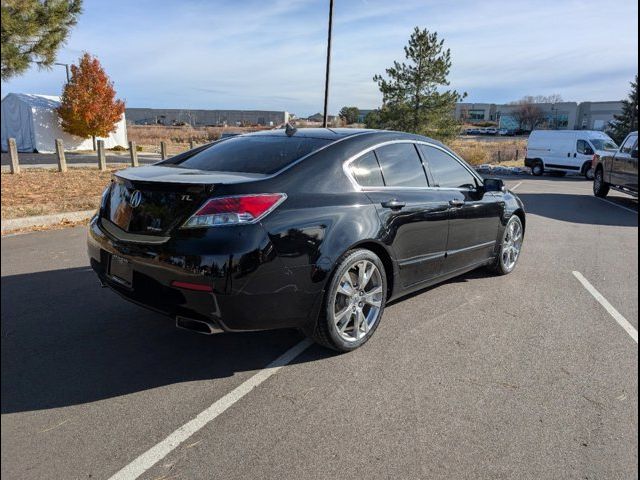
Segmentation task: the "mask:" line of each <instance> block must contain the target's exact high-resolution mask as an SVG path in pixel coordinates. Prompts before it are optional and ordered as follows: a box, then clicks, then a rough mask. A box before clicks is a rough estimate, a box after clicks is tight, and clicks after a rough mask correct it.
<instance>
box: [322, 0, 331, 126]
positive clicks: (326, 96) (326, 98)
mask: <svg viewBox="0 0 640 480" xmlns="http://www.w3.org/2000/svg"><path fill="white" fill-rule="evenodd" d="M332 27H333V0H329V33H328V36H327V69H326V73H325V79H324V116H323V119H322V126H323V127H324V128H327V121H328V119H329V114H328V112H327V108H328V104H329V67H330V66H331V29H332Z"/></svg>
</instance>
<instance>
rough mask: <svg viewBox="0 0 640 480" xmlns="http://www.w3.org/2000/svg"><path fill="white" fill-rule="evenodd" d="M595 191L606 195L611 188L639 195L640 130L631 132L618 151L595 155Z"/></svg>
mask: <svg viewBox="0 0 640 480" xmlns="http://www.w3.org/2000/svg"><path fill="white" fill-rule="evenodd" d="M593 171H594V178H593V193H594V195H595V196H596V197H602V198H604V197H606V196H607V194H608V193H609V190H610V189H612V188H613V189H615V190H618V191H620V192H624V193H628V194H629V195H632V196H634V197H636V198H637V197H638V132H631V133H630V134H629V135H627V138H625V140H624V142H622V145H621V146H620V148H619V149H618V151H616V152H612V153H611V154H608V155H602V156H600V155H594V157H593Z"/></svg>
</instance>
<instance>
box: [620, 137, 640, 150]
mask: <svg viewBox="0 0 640 480" xmlns="http://www.w3.org/2000/svg"><path fill="white" fill-rule="evenodd" d="M637 141H638V136H637V135H629V136H628V137H627V139H626V140H625V141H624V143H623V144H622V147H620V151H621V152H622V153H631V150H633V146H634V145H635V144H636V142H637Z"/></svg>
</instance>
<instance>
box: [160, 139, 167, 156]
mask: <svg viewBox="0 0 640 480" xmlns="http://www.w3.org/2000/svg"><path fill="white" fill-rule="evenodd" d="M160 158H161V159H162V160H164V159H165V158H167V144H166V142H160Z"/></svg>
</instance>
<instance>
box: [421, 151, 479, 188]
mask: <svg viewBox="0 0 640 480" xmlns="http://www.w3.org/2000/svg"><path fill="white" fill-rule="evenodd" d="M419 148H420V151H421V152H422V154H423V155H424V157H425V158H426V160H427V163H428V164H429V170H430V171H431V174H432V175H433V179H434V181H435V182H436V186H438V187H443V188H476V186H477V185H476V177H474V176H473V175H472V174H471V173H470V172H469V170H467V169H466V168H465V167H463V166H462V164H461V163H460V162H458V160H456V159H455V158H453V156H451V155H449V154H448V153H446V152H444V151H442V150H440V149H438V148H433V147H429V146H427V145H420V146H419Z"/></svg>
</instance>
